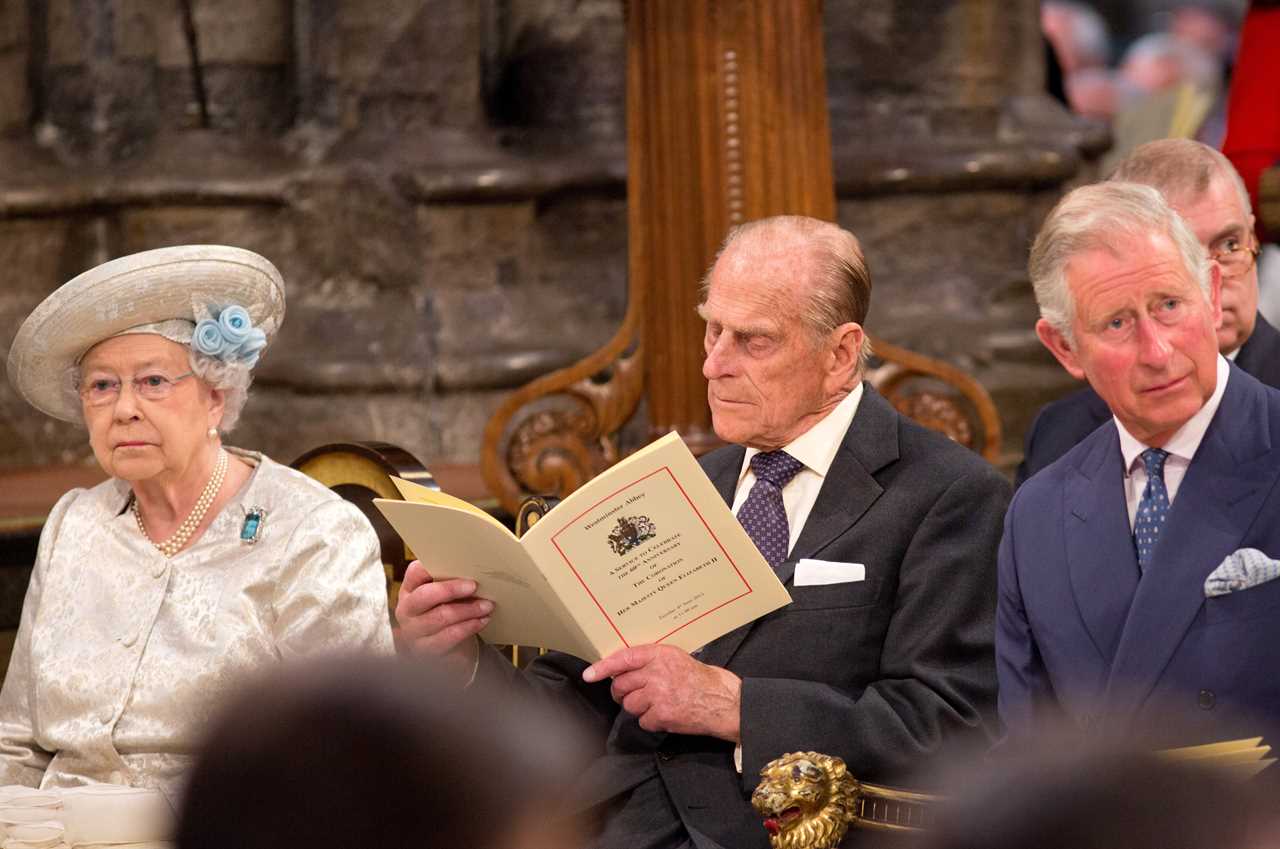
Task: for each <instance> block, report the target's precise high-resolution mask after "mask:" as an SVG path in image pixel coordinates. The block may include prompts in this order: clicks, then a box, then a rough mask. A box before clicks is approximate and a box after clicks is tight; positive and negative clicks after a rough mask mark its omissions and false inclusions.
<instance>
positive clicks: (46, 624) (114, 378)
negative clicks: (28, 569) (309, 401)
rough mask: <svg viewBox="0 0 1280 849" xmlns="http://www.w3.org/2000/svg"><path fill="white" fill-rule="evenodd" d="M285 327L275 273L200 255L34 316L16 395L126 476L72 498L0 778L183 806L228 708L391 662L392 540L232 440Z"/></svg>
mask: <svg viewBox="0 0 1280 849" xmlns="http://www.w3.org/2000/svg"><path fill="white" fill-rule="evenodd" d="M283 316H284V284H283V281H282V280H281V278H280V274H279V272H278V271H277V270H276V269H275V267H274V266H273V265H272V264H271V263H270V262H268V261H267V260H265V259H263V258H262V257H260V256H258V255H257V254H254V253H251V252H249V251H245V250H241V249H238V248H230V247H222V246H203V245H199V246H197V245H190V246H182V247H174V248H162V249H160V250H154V251H147V252H144V253H140V254H135V255H133V256H128V257H124V258H121V259H117V260H113V261H111V262H108V263H106V264H104V265H101V266H98V267H97V268H95V269H92V270H91V271H88V272H85V273H84V274H81V275H80V276H79V277H76V278H75V279H74V280H72V281H70V282H69V283H67V284H65V285H64V286H62V287H61V288H60V289H58V290H57V291H56V292H54V293H53V294H52V295H50V296H49V297H48V298H47V299H46V300H45V301H44V302H43V303H42V304H40V306H39V307H37V308H36V310H35V311H34V312H33V313H32V314H31V315H30V316H29V317H28V318H27V320H26V322H25V323H24V324H23V325H22V328H21V329H20V330H19V331H18V335H17V338H16V339H15V341H14V344H13V347H12V348H11V350H10V352H9V363H8V366H9V379H10V381H11V382H12V383H13V385H14V386H15V387H16V388H17V389H18V391H19V392H21V393H22V395H23V396H24V397H25V398H26V399H27V400H28V401H30V402H31V403H32V404H33V405H34V406H36V407H37V408H39V409H40V410H42V411H44V412H46V413H48V414H49V415H51V416H54V417H55V418H59V419H64V420H69V421H81V422H83V423H84V425H85V426H86V427H87V429H88V431H89V444H90V446H91V447H92V449H93V453H94V456H95V457H96V458H97V460H98V462H99V463H100V464H101V466H102V468H103V469H104V470H105V471H106V472H107V474H109V475H110V476H111V479H110V480H108V481H106V482H105V483H102V484H100V485H99V486H96V487H94V488H93V489H89V490H83V489H77V490H73V491H71V492H68V493H67V494H66V495H64V496H63V497H62V499H61V500H60V501H59V502H58V503H57V506H55V507H54V508H53V512H52V513H50V515H49V518H48V521H47V522H46V523H45V526H44V532H43V534H42V535H41V538H40V547H39V551H38V554H37V557H36V563H35V569H34V571H33V573H32V576H31V584H30V588H29V589H28V591H27V598H26V603H25V605H24V607H23V611H22V622H21V625H20V627H19V630H18V636H17V642H16V645H15V648H14V652H13V659H12V661H11V665H10V667H9V673H8V677H7V678H6V679H5V682H4V687H3V690H2V691H0V784H25V785H31V786H42V787H66V786H71V785H78V784H86V783H95V782H104V783H112V784H129V785H133V786H136V787H151V788H155V789H158V790H160V791H162V792H163V793H165V795H166V796H168V797H169V798H171V799H172V798H173V795H174V791H175V790H178V789H180V787H181V782H182V779H183V778H184V774H185V772H186V770H187V768H188V767H189V766H190V765H191V763H192V759H193V754H194V752H193V750H194V746H195V744H196V742H197V740H198V739H199V738H200V736H201V735H202V733H203V732H204V730H205V726H206V724H207V721H208V719H209V717H210V716H211V712H212V711H214V710H215V709H216V707H217V704H218V702H219V698H220V697H221V696H222V695H223V694H224V693H226V692H227V691H228V689H229V688H230V687H232V686H233V685H234V684H235V683H236V682H237V681H238V680H239V679H240V678H241V677H242V676H244V675H245V673H248V672H250V671H252V670H256V669H259V668H261V667H263V666H266V665H269V664H273V663H277V662H279V661H282V660H286V659H288V658H290V657H294V656H296V655H302V654H313V653H317V652H328V651H345V652H350V651H367V652H373V653H379V654H389V653H391V651H392V642H391V632H390V627H389V620H388V616H387V600H386V588H385V584H384V580H385V579H384V575H383V570H382V567H381V563H380V558H379V548H378V539H377V536H376V535H375V533H374V531H373V529H372V528H371V527H370V525H369V523H368V522H367V520H366V519H365V518H364V517H363V516H362V515H361V514H360V512H359V511H358V510H357V509H356V508H355V507H354V506H352V505H350V504H348V503H346V502H344V501H342V500H341V499H340V498H338V497H337V496H336V495H335V494H333V493H332V492H330V491H329V490H328V489H326V488H324V487H323V486H321V485H320V484H318V483H316V482H314V481H312V480H310V479H309V478H307V477H305V476H303V475H301V474H300V473H298V472H296V471H293V470H292V469H289V468H287V467H284V466H281V465H279V464H277V463H275V462H273V461H272V460H271V459H269V458H267V457H265V456H263V455H262V454H259V453H257V452H253V451H243V450H239V449H236V448H229V447H226V446H224V445H223V443H222V435H223V434H225V433H226V432H227V431H229V430H230V429H231V428H232V426H234V424H235V420H236V418H237V417H238V416H239V413H240V409H241V407H242V406H243V404H244V401H245V396H246V390H247V388H248V385H249V373H250V369H252V367H253V365H254V364H255V363H256V361H257V359H258V355H259V353H260V352H261V350H262V348H263V347H264V346H265V345H266V343H267V342H268V341H269V340H270V338H271V336H272V335H273V334H274V333H275V331H276V329H277V328H278V327H279V325H280V321H281V319H282V318H283Z"/></svg>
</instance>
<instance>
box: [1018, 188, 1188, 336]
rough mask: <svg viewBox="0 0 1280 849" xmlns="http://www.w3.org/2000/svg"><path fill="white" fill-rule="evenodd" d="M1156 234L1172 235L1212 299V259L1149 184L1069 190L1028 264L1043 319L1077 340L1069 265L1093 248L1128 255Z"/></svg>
mask: <svg viewBox="0 0 1280 849" xmlns="http://www.w3.org/2000/svg"><path fill="white" fill-rule="evenodd" d="M1151 234H1160V235H1163V236H1167V237H1169V239H1170V240H1171V241H1172V242H1173V244H1174V247H1176V248H1177V250H1178V253H1179V254H1180V255H1181V257H1182V265H1183V267H1184V268H1185V269H1186V271H1187V274H1188V275H1189V276H1190V277H1191V279H1192V280H1195V281H1196V282H1197V283H1199V284H1200V289H1201V291H1202V292H1204V295H1205V297H1206V298H1208V297H1209V294H1210V274H1211V272H1210V261H1209V258H1208V256H1207V255H1206V254H1205V250H1204V248H1203V247H1202V246H1201V245H1200V241H1199V240H1198V239H1197V238H1196V234H1195V233H1194V232H1193V231H1192V230H1191V228H1190V227H1189V226H1188V225H1187V223H1186V222H1185V221H1183V220H1182V217H1181V216H1179V215H1178V214H1177V213H1176V212H1174V211H1173V209H1172V207H1170V206H1169V204H1168V203H1166V202H1165V199H1164V197H1163V196H1162V195H1161V194H1160V193H1159V192H1158V191H1156V190H1155V189H1153V188H1151V187H1150V186H1143V185H1139V184H1137V183H1125V182H1120V181H1108V182H1105V183H1095V184H1094V185H1091V186H1081V187H1080V188H1078V189H1076V190H1074V191H1072V192H1071V193H1069V194H1068V195H1067V196H1066V197H1064V198H1063V199H1062V200H1060V201H1059V202H1058V205H1057V206H1055V207H1054V208H1053V211H1052V212H1050V213H1049V217H1048V218H1046V219H1045V222H1044V225H1043V226H1042V227H1041V228H1040V233H1039V235H1037V236H1036V240H1035V244H1033V245H1032V246H1031V260H1030V263H1029V266H1028V267H1029V272H1030V276H1031V285H1032V286H1033V287H1034V289H1035V293H1036V303H1038V304H1039V305H1040V317H1041V318H1043V319H1044V320H1045V321H1047V322H1049V324H1050V325H1051V326H1052V327H1053V328H1054V329H1055V330H1057V331H1058V332H1059V333H1061V334H1062V335H1063V336H1064V337H1065V338H1066V340H1067V342H1068V343H1069V344H1075V336H1074V334H1073V332H1072V322H1073V321H1074V319H1075V299H1074V298H1073V297H1072V295H1071V287H1070V286H1068V285H1067V276H1066V269H1067V265H1068V264H1069V263H1070V262H1071V260H1072V259H1074V258H1075V257H1076V256H1079V255H1080V254H1082V253H1086V252H1088V251H1096V250H1105V251H1108V252H1109V253H1111V254H1113V255H1114V256H1117V257H1123V256H1125V254H1126V253H1127V251H1128V250H1129V246H1130V245H1132V244H1134V243H1135V242H1136V241H1137V240H1139V239H1143V238H1146V237H1147V236H1150V235H1151Z"/></svg>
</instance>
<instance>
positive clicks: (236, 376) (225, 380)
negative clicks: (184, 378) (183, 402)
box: [187, 351, 253, 433]
mask: <svg viewBox="0 0 1280 849" xmlns="http://www.w3.org/2000/svg"><path fill="white" fill-rule="evenodd" d="M187 359H188V361H189V362H190V363H191V370H192V371H193V372H195V373H196V377H198V378H200V379H201V380H203V381H204V382H205V383H206V384H208V385H209V388H211V389H217V390H219V391H220V392H222V421H221V422H220V423H219V424H218V431H219V432H221V433H230V432H231V431H232V429H233V428H234V427H235V426H236V423H237V422H238V421H240V413H241V412H242V411H243V410H244V405H245V402H246V401H248V400H249V384H250V383H252V382H253V372H252V370H251V369H250V367H249V366H248V365H246V364H245V363H243V362H239V361H237V362H230V363H228V362H223V361H222V360H220V359H218V358H217V357H209V356H206V355H204V354H200V353H197V352H195V351H192V352H191V353H190V354H189V355H188V356H187Z"/></svg>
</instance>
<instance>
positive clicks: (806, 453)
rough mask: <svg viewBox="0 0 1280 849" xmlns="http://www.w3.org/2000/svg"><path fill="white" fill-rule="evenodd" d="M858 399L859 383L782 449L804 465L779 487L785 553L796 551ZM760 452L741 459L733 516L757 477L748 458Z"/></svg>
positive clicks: (754, 450)
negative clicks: (786, 534)
mask: <svg viewBox="0 0 1280 849" xmlns="http://www.w3.org/2000/svg"><path fill="white" fill-rule="evenodd" d="M861 400H862V384H861V383H859V384H858V385H857V386H856V387H854V389H853V391H852V392H850V393H849V394H848V395H846V396H845V397H844V399H843V400H841V401H840V403H839V404H837V405H836V407H835V409H834V410H832V411H831V412H830V413H827V415H826V417H825V418H823V419H822V420H821V421H819V422H818V423H817V424H816V425H814V426H813V427H811V428H809V429H808V430H806V431H805V432H804V433H802V434H800V435H799V436H798V437H796V438H795V439H794V440H792V441H791V442H790V443H788V444H787V445H786V446H784V447H783V448H782V450H783V451H786V452H787V453H788V454H790V455H791V456H792V457H794V458H796V459H797V460H799V461H800V462H801V463H803V464H804V468H803V469H801V470H800V471H799V472H797V473H796V476H795V477H794V478H792V479H791V480H790V482H788V483H787V485H786V486H784V487H783V488H782V507H783V509H784V510H786V511H787V530H788V531H789V537H790V538H789V539H788V541H787V553H788V554H790V552H791V549H793V548H795V545H796V540H797V539H799V538H800V531H801V529H803V528H804V523H805V520H806V519H808V518H809V513H810V512H811V511H812V510H813V504H814V502H815V501H817V500H818V491H819V490H821V489H822V482H823V480H825V479H826V477H827V472H828V471H829V470H830V469H831V463H832V461H834V460H835V458H836V452H837V451H839V450H840V443H841V442H843V441H844V435H845V432H846V431H847V430H849V425H850V424H851V423H852V422H853V416H854V414H855V413H857V412H858V402H859V401H861ZM759 453H760V451H759V449H757V448H748V449H747V453H746V456H744V457H743V458H742V469H741V470H739V472H738V488H737V489H736V490H735V491H734V495H733V514H734V515H735V516H736V515H737V514H738V510H739V509H741V507H742V504H743V502H744V501H746V500H747V494H748V493H750V492H751V487H752V486H754V485H755V482H756V475H755V472H753V471H751V458H752V457H754V456H756V455H757V454H759Z"/></svg>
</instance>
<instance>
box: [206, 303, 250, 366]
mask: <svg viewBox="0 0 1280 849" xmlns="http://www.w3.org/2000/svg"><path fill="white" fill-rule="evenodd" d="M191 347H192V348H194V349H195V350H196V352H197V353H201V354H204V355H205V356H207V357H214V358H215V359H219V360H222V361H223V362H225V363H232V362H235V363H243V364H244V365H246V366H248V367H249V368H253V367H254V366H255V365H257V362H258V357H259V356H261V354H262V349H263V348H265V347H267V334H266V333H264V332H263V330H262V328H260V327H254V326H253V319H252V318H250V317H249V312H248V310H246V309H245V308H244V307H242V306H240V305H239V304H231V305H230V306H226V307H223V308H222V309H221V310H217V311H212V317H210V318H204V319H201V320H200V321H199V322H198V323H197V324H196V329H195V333H194V334H193V335H192V337H191Z"/></svg>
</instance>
